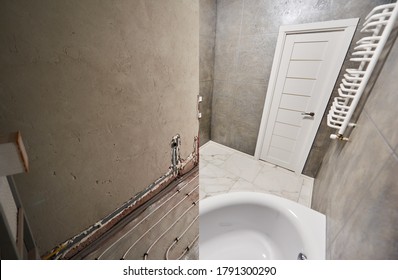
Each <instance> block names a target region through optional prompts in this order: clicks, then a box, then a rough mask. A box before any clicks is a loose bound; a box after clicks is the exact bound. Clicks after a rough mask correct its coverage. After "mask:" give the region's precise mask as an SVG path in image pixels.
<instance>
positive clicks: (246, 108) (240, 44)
mask: <svg viewBox="0 0 398 280" xmlns="http://www.w3.org/2000/svg"><path fill="white" fill-rule="evenodd" d="M390 2H391V1H388V0H378V1H373V0H365V1H363V0H353V1H327V0H302V1H294V0H289V1H277V0H233V1H231V0H218V1H217V31H216V34H217V36H216V52H215V68H214V88H213V104H212V125H211V138H212V140H214V141H216V142H218V143H221V144H224V145H227V146H229V147H232V148H234V149H237V150H240V151H242V152H245V153H248V154H251V155H253V154H254V151H255V147H256V141H257V136H258V130H259V127H260V122H261V116H262V112H263V107H264V101H265V98H266V92H267V87H268V79H269V76H270V73H271V67H272V61H273V57H274V52H275V46H276V40H277V37H278V30H279V26H281V25H289V24H300V23H308V22H318V21H327V20H337V19H346V18H356V17H360V18H364V17H365V16H366V15H367V13H368V12H369V11H370V10H371V9H372V8H373V7H374V6H376V5H378V4H383V3H390ZM393 2H394V1H393ZM361 22H362V21H361ZM348 65H349V64H348V63H345V65H344V66H343V67H347V66H348ZM328 136H329V130H328V128H327V126H326V119H325V118H324V119H323V121H322V124H321V127H320V131H319V135H318V136H317V138H316V139H315V141H314V144H313V148H312V150H311V153H310V155H309V158H308V160H307V164H306V166H305V167H304V172H303V173H304V174H306V175H309V176H315V175H316V173H317V172H318V168H319V166H320V164H321V161H322V158H323V156H324V154H325V151H326V150H327V145H328V143H329V142H328Z"/></svg>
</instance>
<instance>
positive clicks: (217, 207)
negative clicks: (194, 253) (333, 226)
mask: <svg viewBox="0 0 398 280" xmlns="http://www.w3.org/2000/svg"><path fill="white" fill-rule="evenodd" d="M199 213H200V220H199V221H200V230H199V258H200V259H201V260H217V259H223V260H248V259H249V260H254V259H276V260H282V259H287V260H289V259H298V258H307V259H325V241H326V218H325V215H323V214H321V213H319V212H316V211H314V210H312V209H309V208H307V207H305V206H302V205H300V204H298V203H296V202H293V201H290V200H287V199H284V198H281V197H278V196H274V195H269V194H263V193H253V192H234V193H227V194H222V195H218V196H214V197H210V198H206V199H204V200H201V201H200V203H199ZM300 254H304V255H300Z"/></svg>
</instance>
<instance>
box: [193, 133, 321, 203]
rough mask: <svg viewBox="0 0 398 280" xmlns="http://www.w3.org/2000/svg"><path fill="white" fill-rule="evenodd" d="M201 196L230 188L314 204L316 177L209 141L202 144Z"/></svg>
mask: <svg viewBox="0 0 398 280" xmlns="http://www.w3.org/2000/svg"><path fill="white" fill-rule="evenodd" d="M199 153H200V162H199V186H200V193H199V195H200V199H204V198H206V197H209V196H214V195H219V194H222V193H227V192H236V191H251V192H261V193H270V194H274V195H278V196H281V197H284V198H287V199H290V200H293V201H295V202H298V203H300V204H302V205H304V206H307V207H311V198H312V189H313V185H314V179H313V178H310V177H307V176H305V175H297V174H295V173H294V172H293V171H290V170H287V169H285V168H282V167H279V166H276V165H274V164H271V163H268V162H265V161H259V160H255V159H254V157H253V156H250V155H247V154H245V153H242V152H239V151H237V150H234V149H231V148H229V147H226V146H224V145H221V144H218V143H216V142H213V141H209V142H207V143H206V144H204V145H203V146H202V147H200V151H199Z"/></svg>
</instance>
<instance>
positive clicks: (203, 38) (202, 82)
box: [199, 0, 217, 145]
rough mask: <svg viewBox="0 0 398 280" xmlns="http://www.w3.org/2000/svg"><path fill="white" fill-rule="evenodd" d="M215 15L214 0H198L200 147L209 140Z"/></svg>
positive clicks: (215, 5)
mask: <svg viewBox="0 0 398 280" xmlns="http://www.w3.org/2000/svg"><path fill="white" fill-rule="evenodd" d="M216 14H217V1H216V0H199V94H200V95H201V96H202V97H203V102H202V103H201V104H200V112H201V113H202V118H201V119H200V121H199V139H200V145H203V144H205V143H206V142H207V141H209V140H210V138H211V112H212V110H211V104H212V99H213V82H214V75H213V73H214V47H215V39H216V20H217V18H216Z"/></svg>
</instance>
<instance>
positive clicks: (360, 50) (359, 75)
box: [327, 3, 398, 140]
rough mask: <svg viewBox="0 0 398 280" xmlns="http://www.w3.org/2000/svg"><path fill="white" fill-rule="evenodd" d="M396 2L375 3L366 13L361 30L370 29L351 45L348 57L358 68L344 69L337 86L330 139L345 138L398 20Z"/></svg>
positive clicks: (329, 117) (329, 123) (330, 124)
mask: <svg viewBox="0 0 398 280" xmlns="http://www.w3.org/2000/svg"><path fill="white" fill-rule="evenodd" d="M396 6H397V5H396V3H392V4H386V5H380V6H377V7H375V8H374V9H373V10H372V11H371V12H370V13H369V14H368V16H367V17H366V19H365V22H364V24H363V28H362V30H361V32H363V33H370V36H366V37H364V38H362V39H360V40H359V41H358V42H357V43H356V44H357V46H356V47H355V48H354V52H353V53H352V57H351V59H350V61H354V62H358V63H359V66H358V68H357V69H346V73H345V74H344V77H343V79H342V81H341V84H340V87H339V88H338V95H339V96H338V97H335V98H334V100H333V103H332V106H331V108H330V110H329V114H328V116H327V124H328V126H329V127H332V128H336V129H338V131H337V133H336V134H331V135H330V138H331V139H340V140H348V138H346V137H344V132H345V130H346V129H347V127H349V126H355V123H352V122H350V120H351V117H352V115H353V113H354V111H355V108H356V106H357V105H358V102H359V99H360V98H361V96H362V93H363V91H364V89H365V87H366V84H367V83H368V81H369V78H370V76H371V74H372V72H373V70H374V68H375V65H376V63H377V61H378V59H379V56H380V54H381V53H382V50H383V48H384V46H385V44H386V42H387V39H388V37H389V35H390V33H391V30H392V29H393V26H394V23H395V21H396V20H397V14H398V8H397V7H396Z"/></svg>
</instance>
